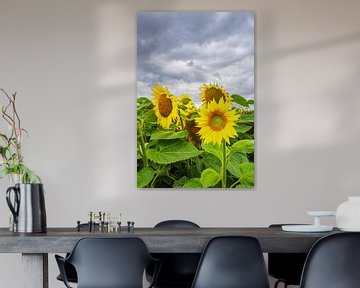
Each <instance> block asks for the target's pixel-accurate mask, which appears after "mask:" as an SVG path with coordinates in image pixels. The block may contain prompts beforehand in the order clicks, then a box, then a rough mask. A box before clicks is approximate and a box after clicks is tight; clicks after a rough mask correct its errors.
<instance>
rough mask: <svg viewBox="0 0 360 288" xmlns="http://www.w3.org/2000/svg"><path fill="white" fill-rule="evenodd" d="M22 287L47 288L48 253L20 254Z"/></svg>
mask: <svg viewBox="0 0 360 288" xmlns="http://www.w3.org/2000/svg"><path fill="white" fill-rule="evenodd" d="M22 273H23V288H49V281H48V254H31V253H23V254H22Z"/></svg>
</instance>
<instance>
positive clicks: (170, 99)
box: [152, 85, 179, 129]
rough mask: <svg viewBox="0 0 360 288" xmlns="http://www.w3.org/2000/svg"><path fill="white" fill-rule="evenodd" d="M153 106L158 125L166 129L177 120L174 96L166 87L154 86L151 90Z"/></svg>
mask: <svg viewBox="0 0 360 288" xmlns="http://www.w3.org/2000/svg"><path fill="white" fill-rule="evenodd" d="M152 96H153V104H154V110H155V115H156V118H157V121H158V123H159V124H160V125H161V126H162V127H163V128H165V129H168V128H169V127H170V125H171V123H177V122H178V120H179V114H178V106H177V99H176V96H173V95H171V93H170V91H169V89H168V88H167V87H163V86H162V85H156V86H154V87H153V88H152Z"/></svg>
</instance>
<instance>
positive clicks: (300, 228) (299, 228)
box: [281, 225, 333, 232]
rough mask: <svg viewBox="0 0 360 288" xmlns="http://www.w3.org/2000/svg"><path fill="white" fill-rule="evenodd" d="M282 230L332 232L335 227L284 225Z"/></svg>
mask: <svg viewBox="0 0 360 288" xmlns="http://www.w3.org/2000/svg"><path fill="white" fill-rule="evenodd" d="M281 229H282V230H283V231H286V232H330V231H332V229H333V227H332V226H325V225H320V226H315V225H282V226H281Z"/></svg>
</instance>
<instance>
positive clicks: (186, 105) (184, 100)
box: [178, 94, 196, 117]
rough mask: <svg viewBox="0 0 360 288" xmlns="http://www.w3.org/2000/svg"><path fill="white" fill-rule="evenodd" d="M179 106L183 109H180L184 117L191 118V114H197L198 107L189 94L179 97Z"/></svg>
mask: <svg viewBox="0 0 360 288" xmlns="http://www.w3.org/2000/svg"><path fill="white" fill-rule="evenodd" d="M178 99H179V104H178V105H179V106H180V107H182V109H180V114H181V116H183V117H189V116H190V115H191V114H193V113H195V112H196V106H195V104H194V102H193V101H192V100H191V96H190V95H188V94H182V95H180V96H179V97H178Z"/></svg>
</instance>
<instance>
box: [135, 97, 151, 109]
mask: <svg viewBox="0 0 360 288" xmlns="http://www.w3.org/2000/svg"><path fill="white" fill-rule="evenodd" d="M151 104H152V103H151V100H150V99H149V98H146V97H140V98H137V107H138V109H142V108H147V107H149V106H150V105H151Z"/></svg>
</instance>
